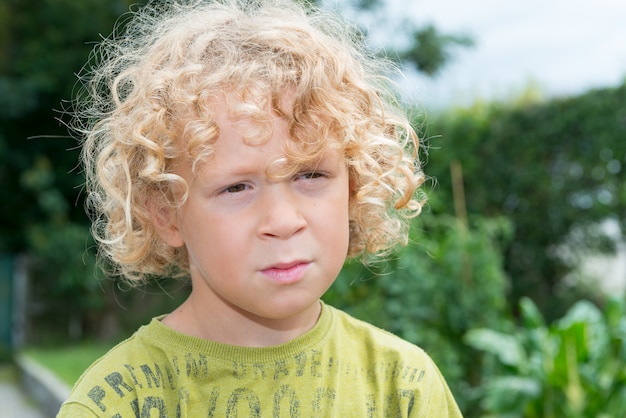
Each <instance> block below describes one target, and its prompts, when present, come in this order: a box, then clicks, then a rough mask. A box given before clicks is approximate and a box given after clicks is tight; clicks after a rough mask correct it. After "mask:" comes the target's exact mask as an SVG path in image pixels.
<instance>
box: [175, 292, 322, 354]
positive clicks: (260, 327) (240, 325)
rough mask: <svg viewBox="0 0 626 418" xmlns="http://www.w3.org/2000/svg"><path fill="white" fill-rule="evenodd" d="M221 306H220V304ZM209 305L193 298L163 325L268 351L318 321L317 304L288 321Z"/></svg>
mask: <svg viewBox="0 0 626 418" xmlns="http://www.w3.org/2000/svg"><path fill="white" fill-rule="evenodd" d="M222 303H223V302H222ZM212 306H214V305H212V304H211V303H208V302H207V301H206V300H205V299H204V298H202V297H194V294H193V292H192V294H191V295H190V297H189V298H188V299H187V300H186V301H185V302H184V303H183V304H182V305H181V306H179V307H178V308H177V309H176V310H175V311H173V312H172V313H171V314H169V315H168V316H167V317H166V318H165V319H164V320H163V323H164V324H165V325H167V326H169V327H171V328H173V329H174V330H176V331H178V332H181V333H183V334H186V335H190V336H194V337H198V338H203V339H206V340H211V341H215V342H219V343H223V344H229V345H237V346H242V347H269V346H275V345H279V344H283V343H286V342H288V341H291V340H293V339H294V338H297V337H299V336H301V335H302V334H304V333H306V332H307V331H309V330H310V329H311V328H313V326H314V325H315V323H316V322H317V319H318V318H319V315H320V312H321V305H320V303H319V302H318V303H316V304H314V305H312V306H311V307H309V308H308V309H306V310H305V311H303V312H301V313H299V314H298V315H294V316H291V317H289V318H275V319H274V318H263V317H259V316H256V315H254V314H251V313H250V312H246V311H244V310H242V309H240V308H238V307H236V306H232V305H230V309H229V310H226V311H224V310H223V309H221V310H213V309H211V308H212Z"/></svg>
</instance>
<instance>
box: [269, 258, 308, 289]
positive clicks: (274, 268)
mask: <svg viewBox="0 0 626 418" xmlns="http://www.w3.org/2000/svg"><path fill="white" fill-rule="evenodd" d="M310 264H311V263H310V262H308V261H293V262H289V263H277V264H273V265H271V266H269V267H266V268H264V269H262V270H261V273H262V274H263V275H264V276H266V277H268V278H269V279H271V280H272V281H273V282H276V283H280V284H292V283H296V282H298V281H300V279H302V276H304V273H305V271H306V270H307V269H308V268H309V265H310Z"/></svg>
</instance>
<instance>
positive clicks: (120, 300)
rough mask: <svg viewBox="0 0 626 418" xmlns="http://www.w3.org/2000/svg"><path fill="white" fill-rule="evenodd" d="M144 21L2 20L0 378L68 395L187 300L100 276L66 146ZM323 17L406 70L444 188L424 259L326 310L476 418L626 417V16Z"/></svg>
mask: <svg viewBox="0 0 626 418" xmlns="http://www.w3.org/2000/svg"><path fill="white" fill-rule="evenodd" d="M131 3H132V4H136V3H137V2H135V1H132V2H131V1H130V0H107V1H104V0H80V1H79V0H37V1H35V0H2V1H1V2H0V202H1V203H2V204H1V205H0V360H1V361H4V362H7V363H10V362H11V361H12V359H13V358H14V357H15V355H16V354H19V355H26V356H28V357H29V358H32V359H34V360H36V361H38V362H39V363H41V364H43V365H44V366H45V367H47V368H50V369H51V370H53V372H54V373H56V374H57V375H58V376H59V377H60V378H61V379H62V380H64V381H65V382H66V383H67V385H71V384H72V383H73V382H74V381H75V380H76V378H77V377H78V376H79V375H80V373H81V372H82V370H84V368H85V367H87V365H89V364H90V363H91V362H92V361H93V360H94V359H95V358H96V357H97V356H99V355H101V354H102V353H104V352H105V351H106V350H107V349H108V348H109V347H111V346H112V345H113V344H115V343H116V342H118V341H120V340H121V339H123V338H126V337H127V336H129V335H130V333H132V332H133V331H134V330H135V329H136V328H137V327H138V326H139V325H140V324H142V323H145V322H147V321H148V320H149V318H151V317H152V316H155V315H157V314H160V313H164V312H167V311H169V310H171V309H173V307H175V306H176V305H177V304H178V303H180V302H181V301H182V300H183V299H184V297H185V296H186V294H187V291H188V289H187V286H186V284H185V283H183V282H176V281H172V280H167V279H164V280H160V281H155V282H153V283H151V284H150V285H148V286H146V287H145V288H142V289H129V288H127V287H125V286H124V285H123V284H121V283H120V282H119V280H117V279H116V278H111V277H106V276H105V275H104V274H103V273H102V272H101V271H100V269H99V268H98V267H97V262H96V249H95V248H94V243H93V240H92V239H91V237H90V235H89V222H88V219H87V216H86V215H85V213H84V209H83V199H84V193H83V187H82V182H83V178H82V175H81V169H80V167H79V165H78V155H79V152H80V150H79V145H80V144H79V142H78V140H76V139H75V138H72V137H70V136H69V134H68V132H67V129H66V128H65V127H64V123H66V122H67V121H68V118H67V115H66V114H65V113H64V112H65V110H68V109H71V104H70V100H71V99H72V95H73V91H74V89H75V88H76V76H75V74H76V73H78V72H80V70H81V68H82V67H83V65H85V63H88V62H89V61H90V60H93V59H94V57H92V56H90V55H89V53H90V50H91V48H92V47H93V45H94V43H95V42H97V41H98V39H100V37H101V36H108V34H109V33H110V32H111V28H112V27H113V24H114V22H115V21H116V19H117V18H118V17H119V16H120V15H121V14H122V13H124V12H125V11H126V10H128V8H129V6H130V4H131ZM139 3H141V2H139ZM323 6H324V7H329V8H333V9H335V10H337V11H338V12H339V13H341V14H343V15H345V16H347V17H348V18H350V19H351V20H353V21H354V22H356V23H357V24H358V25H359V27H360V28H361V30H362V31H363V33H364V35H365V36H366V37H367V39H368V43H369V44H370V46H371V47H372V48H373V49H374V50H376V51H377V53H380V54H384V55H386V56H388V57H389V58H390V59H393V60H395V61H397V62H398V65H399V66H401V67H402V69H403V70H404V73H405V74H406V75H405V77H404V78H399V79H398V80H396V81H397V82H398V84H399V86H400V90H401V94H402V99H403V100H404V101H405V102H406V105H407V107H409V108H410V110H411V114H413V115H414V125H415V127H416V129H417V130H418V131H419V132H420V134H421V137H422V138H423V140H424V148H423V150H422V159H423V161H424V164H425V165H424V169H425V171H426V173H427V174H428V176H429V182H428V183H427V184H426V186H425V192H426V193H427V194H428V198H429V204H428V207H427V208H426V210H425V212H424V213H423V215H422V216H420V217H419V218H418V219H416V220H415V221H414V224H413V230H412V235H411V243H410V245H409V246H408V247H406V248H403V249H401V250H399V251H398V253H397V254H396V255H395V256H394V257H392V258H391V259H390V260H388V261H386V262H384V263H380V264H376V265H374V266H368V267H367V268H365V267H363V266H361V265H360V264H358V263H356V262H348V263H347V264H346V267H345V269H344V271H343V272H342V274H341V276H340V277H339V279H338V280H337V282H336V283H335V285H334V286H333V288H332V289H331V290H330V291H329V292H328V294H327V295H326V296H325V299H326V300H327V301H328V302H329V303H332V304H334V305H335V306H337V307H339V308H342V309H345V310H346V311H348V312H350V313H352V314H353V315H355V316H357V317H360V318H362V319H365V320H367V321H369V322H372V323H375V324H376V325H379V326H381V327H383V328H386V329H388V330H391V331H392V332H394V333H396V334H398V335H400V336H402V337H404V338H406V339H408V340H410V341H412V342H415V343H417V344H418V345H420V346H422V347H423V348H424V349H425V350H426V351H427V352H429V353H430V354H431V356H432V357H433V358H434V359H435V361H436V362H437V364H438V365H439V366H440V368H441V369H442V372H443V373H444V375H445V376H446V378H447V379H448V381H449V383H450V386H451V388H452V390H453V392H454V394H455V396H456V398H457V400H458V402H459V404H460V406H461V408H462V410H463V411H464V414H465V415H466V416H468V417H480V416H511V417H513V416H524V417H551V416H554V417H563V416H567V417H590V416H606V417H618V416H626V367H625V366H626V364H625V362H626V345H625V344H624V341H625V339H626V316H625V313H626V304H625V303H624V288H625V286H626V258H625V253H626V245H625V244H624V231H626V229H625V227H626V174H625V167H624V166H625V165H626V78H625V77H626V27H625V26H624V24H623V22H624V21H626V3H622V2H619V1H618V0H614V1H610V0H595V1H593V2H591V1H590V0H587V1H586V0H573V1H564V0H553V1H540V0H529V1H526V2H523V3H513V2H501V1H496V0H477V1H473V2H462V1H459V0H441V1H433V0H415V1H407V0H404V1H403V0H351V1H341V2H339V1H330V0H328V1H325V2H324V4H323ZM133 7H136V6H133ZM602 414H604V415H602Z"/></svg>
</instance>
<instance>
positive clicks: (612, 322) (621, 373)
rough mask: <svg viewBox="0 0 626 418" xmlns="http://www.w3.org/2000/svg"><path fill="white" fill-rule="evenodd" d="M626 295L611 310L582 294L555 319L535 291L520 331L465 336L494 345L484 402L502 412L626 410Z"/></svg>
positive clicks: (598, 413) (605, 413)
mask: <svg viewBox="0 0 626 418" xmlns="http://www.w3.org/2000/svg"><path fill="white" fill-rule="evenodd" d="M625 314H626V303H625V302H624V300H622V299H611V300H609V301H608V302H607V304H606V306H605V308H604V311H601V310H600V309H598V307H596V306H595V305H593V304H591V303H590V302H587V301H579V302H578V303H576V304H575V305H574V306H573V307H572V308H571V309H569V310H568V311H567V313H566V314H565V316H564V317H563V318H561V319H560V320H558V321H556V322H555V323H554V324H552V325H550V326H548V325H546V323H545V321H544V318H543V317H542V315H541V314H540V313H539V311H538V310H537V307H536V305H535V304H534V303H533V302H532V301H531V300H530V299H527V298H525V299H523V300H522V301H521V319H522V325H521V326H519V327H517V328H516V329H515V330H514V332H511V333H503V332H499V331H496V330H493V329H487V328H483V329H475V330H472V331H470V332H469V333H468V334H467V335H466V337H465V340H466V342H467V343H468V344H469V345H470V346H472V347H474V348H475V349H478V350H481V351H484V352H486V353H489V354H490V355H491V356H492V358H491V360H493V362H492V363H487V364H488V365H487V366H486V367H485V371H484V381H483V386H482V387H481V389H480V392H481V393H480V397H481V405H482V407H483V408H484V411H485V413H487V414H489V416H498V417H528V418H533V417H542V418H544V417H545V418H551V417H572V418H577V417H580V418H583V417H607V418H608V417H622V416H626V401H625V399H626V368H625V366H626V315H625Z"/></svg>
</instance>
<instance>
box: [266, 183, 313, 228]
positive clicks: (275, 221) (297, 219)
mask: <svg viewBox="0 0 626 418" xmlns="http://www.w3.org/2000/svg"><path fill="white" fill-rule="evenodd" d="M302 209H304V208H303V207H302V202H300V201H299V199H298V196H297V195H296V192H295V191H294V190H292V189H291V188H290V187H289V185H288V184H286V183H283V182H281V183H274V184H272V185H270V186H267V190H266V192H265V193H263V197H262V199H261V205H260V207H259V208H258V210H259V215H260V218H259V219H260V221H259V227H258V234H259V236H260V237H261V238H264V239H265V238H278V239H288V238H291V237H292V236H294V235H296V234H298V233H299V232H300V231H302V230H303V229H304V228H305V227H306V225H307V222H306V218H305V217H304V214H303V211H302Z"/></svg>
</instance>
